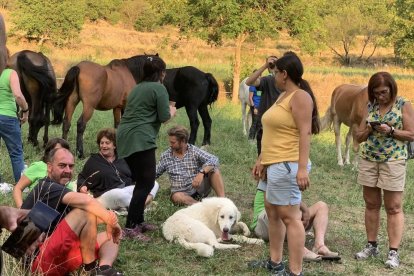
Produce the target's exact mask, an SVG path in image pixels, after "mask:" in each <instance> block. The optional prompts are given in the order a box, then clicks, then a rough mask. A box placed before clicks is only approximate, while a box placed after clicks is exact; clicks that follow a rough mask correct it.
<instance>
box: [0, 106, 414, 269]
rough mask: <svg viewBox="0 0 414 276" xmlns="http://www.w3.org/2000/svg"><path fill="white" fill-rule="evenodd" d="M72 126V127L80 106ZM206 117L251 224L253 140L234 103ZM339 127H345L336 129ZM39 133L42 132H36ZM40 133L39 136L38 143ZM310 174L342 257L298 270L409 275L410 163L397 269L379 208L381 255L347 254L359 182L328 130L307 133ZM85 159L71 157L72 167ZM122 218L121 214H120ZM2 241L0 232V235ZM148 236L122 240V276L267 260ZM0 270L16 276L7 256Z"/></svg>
mask: <svg viewBox="0 0 414 276" xmlns="http://www.w3.org/2000/svg"><path fill="white" fill-rule="evenodd" d="M76 114H77V115H75V117H74V120H73V122H72V126H75V127H76V120H77V118H78V114H79V108H78V110H77V112H76ZM211 115H212V119H213V127H212V130H213V132H212V145H211V146H209V147H208V149H207V150H208V151H209V152H211V153H213V154H215V155H217V156H219V158H220V163H221V171H222V173H223V177H224V181H225V185H226V193H227V196H228V197H229V198H231V199H232V200H233V201H234V202H235V203H236V205H237V206H238V207H239V209H240V210H241V212H242V218H243V219H242V220H243V221H245V222H247V224H249V223H250V220H251V216H252V207H253V204H252V203H253V197H254V194H255V181H254V180H253V179H252V177H251V176H250V170H251V167H252V166H253V164H254V161H255V157H256V146H255V145H252V144H250V143H249V142H248V141H247V138H246V137H245V136H243V134H242V127H241V119H240V107H239V105H233V104H230V103H227V104H216V105H214V106H213V107H212V110H211ZM112 122H113V120H112V112H111V111H107V112H96V113H95V114H94V116H93V118H92V121H91V122H89V124H88V127H87V129H86V132H85V137H84V142H85V151H86V152H85V154H86V156H88V154H90V153H92V152H96V151H97V146H96V144H95V135H96V133H97V131H98V130H99V129H101V128H103V127H109V126H111V125H112V124H113V123H112ZM173 124H183V125H186V126H187V127H188V125H189V124H188V119H187V117H186V115H185V111H184V110H179V112H178V115H177V117H176V118H175V119H174V120H173V121H172V122H171V123H169V124H168V125H163V126H162V128H161V131H160V134H159V138H158V150H157V154H158V155H159V154H160V153H161V152H162V151H164V150H165V149H166V148H167V147H168V145H167V137H166V130H167V129H168V128H169V127H170V126H171V125H173ZM75 127H72V129H71V131H70V138H69V140H70V143H71V146H72V149H74V147H75V143H74V141H75V133H76V130H75V129H74V128H75ZM343 131H344V132H345V129H343ZM23 133H24V135H23V136H24V141H26V137H27V125H25V126H24V127H23ZM41 134H43V133H42V132H41ZM202 134H203V128H202V127H201V128H200V129H199V134H198V145H199V143H200V142H201V140H202ZM60 135H61V127H60V126H59V127H52V129H51V130H50V137H53V136H60ZM40 137H41V136H39V141H40V140H41V139H40ZM0 154H1V156H2V157H1V160H2V162H1V164H0V172H1V173H2V175H3V177H4V179H5V180H6V181H7V182H9V183H10V182H11V179H12V176H11V166H10V161H9V158H8V154H7V150H6V148H5V145H4V143H2V144H1V147H0ZM40 157H41V152H40V151H37V150H35V149H33V148H32V146H31V145H29V144H27V143H25V160H26V162H27V163H30V162H33V161H36V160H38V159H40ZM311 159H312V163H313V165H312V172H311V187H310V189H309V190H307V191H305V192H304V193H303V197H304V199H305V202H307V203H308V204H312V203H314V202H316V201H318V200H323V201H325V202H327V203H328V204H329V206H330V225H329V229H328V233H327V237H326V244H327V245H328V246H329V247H330V248H331V249H332V250H335V251H339V252H340V253H341V255H342V262H341V263H330V262H322V263H306V264H305V265H304V272H305V275H413V274H414V219H413V213H414V188H413V185H412V184H413V183H414V162H413V161H412V160H411V161H409V164H408V176H407V184H406V191H405V198H404V211H405V214H406V227H405V233H404V238H403V242H402V245H401V249H400V254H401V260H402V265H401V267H400V268H399V269H398V270H396V271H390V270H387V269H385V268H384V264H383V262H384V260H385V257H386V252H387V250H386V249H387V246H388V245H387V236H386V231H385V225H386V220H385V213H384V212H382V221H381V230H380V236H379V245H380V249H382V255H381V257H380V258H378V259H373V260H369V261H366V262H356V261H355V260H354V259H353V254H354V253H355V252H357V251H359V250H360V249H361V248H362V247H363V246H364V245H365V243H366V240H365V230H364V223H363V221H364V217H363V211H364V204H363V199H362V192H361V191H362V190H361V187H360V186H358V185H357V183H356V171H354V170H353V169H352V167H351V166H346V167H344V168H340V167H338V166H337V165H336V153H335V146H334V134H333V132H329V131H327V132H323V133H322V134H320V135H317V136H315V137H313V139H312V147H311ZM84 162H85V160H76V169H75V171H76V173H77V172H79V171H80V170H81V168H82V166H83V164H84ZM159 182H160V185H161V189H160V191H159V193H158V195H157V198H156V201H157V202H158V208H157V209H156V210H154V211H152V212H150V213H149V214H148V215H147V217H146V219H147V220H148V221H149V222H153V223H156V224H158V225H160V226H161V224H162V222H163V221H164V220H165V219H166V218H167V217H168V216H170V215H171V214H172V213H173V212H174V211H176V210H177V209H178V207H176V206H173V205H172V204H171V203H170V201H169V187H168V182H167V179H166V177H164V176H163V177H162V178H161V179H160V181H159ZM0 203H1V204H7V205H12V204H13V203H12V199H11V195H10V194H8V195H0ZM121 222H122V223H124V219H123V218H122V219H121ZM2 235H3V236H2V238H3V239H4V238H5V237H6V236H7V234H5V233H3V234H2ZM151 237H152V238H153V240H152V242H150V243H146V244H143V243H141V242H136V241H131V240H130V241H123V242H122V244H121V251H120V254H119V258H118V260H117V262H116V263H115V266H116V267H117V268H120V269H121V270H123V271H124V273H125V275H266V274H267V273H266V271H249V269H248V268H247V265H246V263H247V261H249V260H253V259H261V258H267V256H268V245H267V244H265V245H263V246H260V245H243V246H242V247H241V249H238V250H223V251H215V255H214V256H213V257H212V258H209V259H206V258H202V257H196V255H195V253H194V252H192V251H188V250H185V249H183V248H182V247H181V246H179V245H176V244H171V243H168V242H166V241H165V240H164V238H163V237H162V233H161V231H156V232H154V233H152V234H151ZM6 261H7V267H6V271H4V272H3V274H4V275H20V274H19V273H18V272H16V269H15V268H14V267H15V264H14V262H13V260H11V259H10V258H9V257H7V259H6Z"/></svg>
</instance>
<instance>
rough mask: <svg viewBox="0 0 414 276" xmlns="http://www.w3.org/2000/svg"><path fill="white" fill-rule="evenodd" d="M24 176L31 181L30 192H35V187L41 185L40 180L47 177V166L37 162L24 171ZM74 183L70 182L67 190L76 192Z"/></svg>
mask: <svg viewBox="0 0 414 276" xmlns="http://www.w3.org/2000/svg"><path fill="white" fill-rule="evenodd" d="M23 174H24V175H25V176H26V177H27V178H28V179H29V180H30V182H31V183H32V184H30V186H29V187H28V188H29V191H31V190H33V188H34V187H36V185H37V184H38V183H39V180H40V179H43V178H45V177H46V176H47V164H46V163H45V162H43V161H37V162H33V163H32V164H30V166H29V167H28V168H27V169H26V170H24V172H23ZM74 182H76V181H70V182H68V184H66V188H68V189H69V190H72V191H76V187H74Z"/></svg>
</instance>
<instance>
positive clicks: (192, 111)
mask: <svg viewBox="0 0 414 276" xmlns="http://www.w3.org/2000/svg"><path fill="white" fill-rule="evenodd" d="M185 111H186V112H187V116H188V119H189V120H190V128H191V132H190V138H189V139H188V143H190V144H193V145H194V144H195V141H196V138H197V130H198V125H199V124H200V121H199V120H198V116H197V108H195V107H192V106H191V107H189V106H186V107H185Z"/></svg>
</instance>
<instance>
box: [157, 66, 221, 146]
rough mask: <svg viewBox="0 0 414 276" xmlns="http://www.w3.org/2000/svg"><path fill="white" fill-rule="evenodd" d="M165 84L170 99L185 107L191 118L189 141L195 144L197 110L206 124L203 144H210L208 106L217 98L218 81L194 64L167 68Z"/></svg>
mask: <svg viewBox="0 0 414 276" xmlns="http://www.w3.org/2000/svg"><path fill="white" fill-rule="evenodd" d="M164 85H165V87H166V88H167V91H168V94H169V96H170V101H173V102H176V104H175V106H176V107H177V109H178V108H181V107H183V106H184V107H185V111H186V112H187V116H188V119H189V120H190V128H191V132H190V137H189V139H188V142H189V143H190V144H195V141H196V138H197V130H198V126H199V124H200V123H199V120H198V116H197V110H198V113H199V114H200V117H201V120H202V121H203V126H204V138H203V142H202V145H209V144H210V139H211V123H212V121H211V118H210V114H209V113H208V106H209V105H210V106H211V104H212V103H213V102H215V101H216V100H217V96H218V92H219V89H218V83H217V81H216V79H215V78H214V77H213V75H212V74H210V73H204V72H203V71H200V70H198V69H197V68H195V67H193V66H186V67H179V68H172V69H167V74H166V76H165V79H164Z"/></svg>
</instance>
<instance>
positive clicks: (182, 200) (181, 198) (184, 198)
mask: <svg viewBox="0 0 414 276" xmlns="http://www.w3.org/2000/svg"><path fill="white" fill-rule="evenodd" d="M171 201H172V202H173V203H174V204H177V205H193V204H194V203H197V202H198V201H197V200H195V199H194V198H192V197H191V196H189V195H187V194H186V193H183V192H176V193H173V194H172V195H171Z"/></svg>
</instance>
